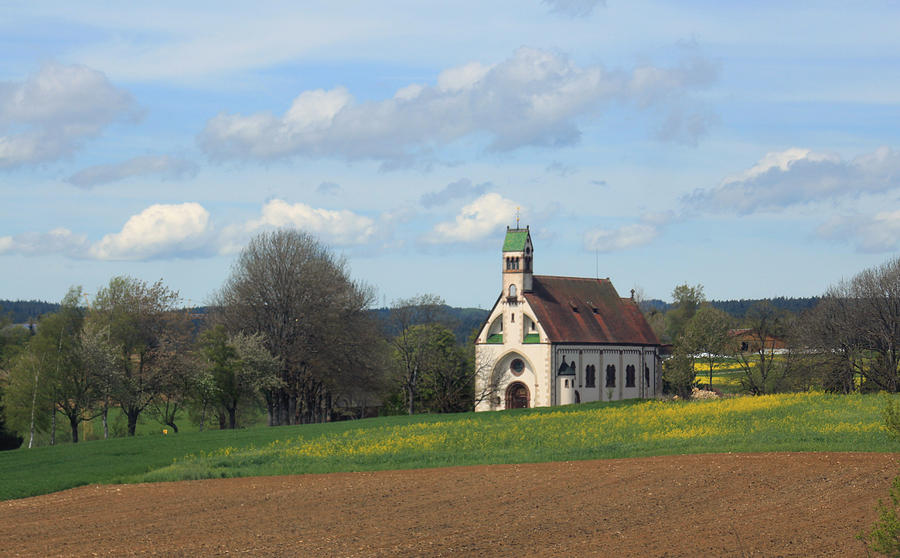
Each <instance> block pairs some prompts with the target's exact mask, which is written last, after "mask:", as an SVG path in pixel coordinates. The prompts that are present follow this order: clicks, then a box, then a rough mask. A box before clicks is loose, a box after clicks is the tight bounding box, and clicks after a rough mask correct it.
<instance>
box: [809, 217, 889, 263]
mask: <svg viewBox="0 0 900 558" xmlns="http://www.w3.org/2000/svg"><path fill="white" fill-rule="evenodd" d="M817 233H818V234H819V236H821V237H823V238H830V239H834V240H838V241H852V242H853V244H855V246H856V249H857V250H858V251H860V252H869V253H883V252H895V251H897V250H900V210H894V211H882V212H879V213H876V214H875V215H871V216H859V215H857V216H842V217H834V218H832V219H829V220H828V221H826V222H825V223H824V224H823V225H821V226H820V227H819V229H818V230H817Z"/></svg>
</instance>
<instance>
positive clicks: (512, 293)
mask: <svg viewBox="0 0 900 558" xmlns="http://www.w3.org/2000/svg"><path fill="white" fill-rule="evenodd" d="M509 298H516V286H515V285H510V286H509Z"/></svg>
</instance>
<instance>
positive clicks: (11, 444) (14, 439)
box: [0, 385, 24, 451]
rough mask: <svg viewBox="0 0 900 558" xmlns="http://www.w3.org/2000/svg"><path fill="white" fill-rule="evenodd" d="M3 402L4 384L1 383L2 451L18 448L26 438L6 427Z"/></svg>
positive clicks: (0, 448)
mask: <svg viewBox="0 0 900 558" xmlns="http://www.w3.org/2000/svg"><path fill="white" fill-rule="evenodd" d="M4 407H5V405H4V404H3V386H2V385H0V451H5V450H11V449H17V448H18V447H19V446H21V445H22V442H23V441H24V438H22V437H21V436H19V434H18V433H17V432H15V431H10V430H8V429H7V427H6V412H5V408H4Z"/></svg>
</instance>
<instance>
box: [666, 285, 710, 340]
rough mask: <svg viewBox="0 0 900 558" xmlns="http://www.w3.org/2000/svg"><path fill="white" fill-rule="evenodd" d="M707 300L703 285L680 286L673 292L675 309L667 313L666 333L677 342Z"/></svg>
mask: <svg viewBox="0 0 900 558" xmlns="http://www.w3.org/2000/svg"><path fill="white" fill-rule="evenodd" d="M705 300H706V297H705V295H704V294H703V285H699V284H698V285H694V286H690V285H688V284H687V283H685V284H683V285H678V286H677V287H675V289H674V290H672V301H673V304H674V308H672V309H670V310H669V311H668V312H666V332H667V333H668V334H669V338H670V339H673V340H675V341H676V342H677V340H678V338H679V337H680V336H681V333H682V331H683V330H684V328H685V326H687V323H688V322H689V321H690V319H691V318H693V317H694V314H695V313H696V312H697V310H698V309H699V308H700V305H701V304H703V302H704V301H705Z"/></svg>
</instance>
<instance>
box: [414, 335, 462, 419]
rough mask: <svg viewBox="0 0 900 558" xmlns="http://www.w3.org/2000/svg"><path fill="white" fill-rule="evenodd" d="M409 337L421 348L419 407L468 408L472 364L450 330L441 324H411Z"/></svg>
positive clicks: (434, 409) (433, 409)
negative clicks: (420, 404) (416, 341)
mask: <svg viewBox="0 0 900 558" xmlns="http://www.w3.org/2000/svg"><path fill="white" fill-rule="evenodd" d="M408 338H409V339H410V340H414V342H415V340H417V339H418V343H416V344H418V346H419V347H420V349H421V359H419V365H420V366H421V370H420V372H421V375H420V378H419V392H420V395H421V403H422V407H423V408H424V409H425V410H427V411H429V412H433V413H458V412H461V411H471V410H472V407H473V401H472V396H473V394H474V392H475V386H474V382H475V376H474V373H473V372H474V367H473V364H472V362H471V361H470V359H468V358H467V355H466V353H465V351H464V349H463V348H462V347H460V346H459V345H458V344H457V343H456V337H455V336H454V334H453V331H452V330H451V329H450V328H448V327H446V326H444V325H442V324H434V323H432V324H422V325H416V326H412V331H410V332H409V336H408Z"/></svg>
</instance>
